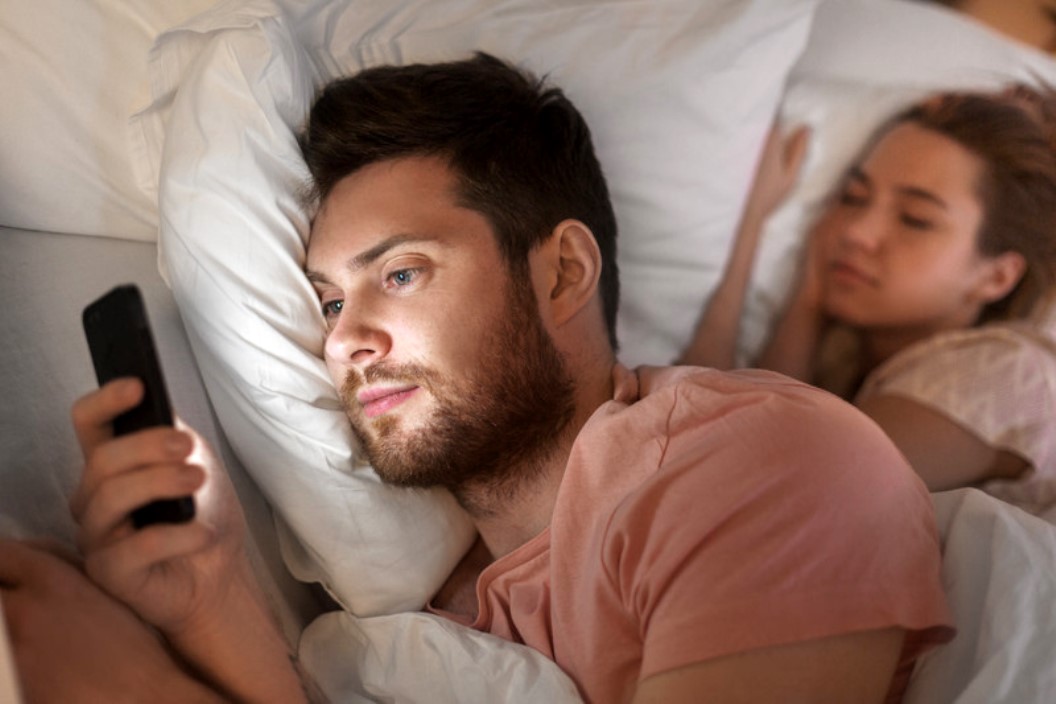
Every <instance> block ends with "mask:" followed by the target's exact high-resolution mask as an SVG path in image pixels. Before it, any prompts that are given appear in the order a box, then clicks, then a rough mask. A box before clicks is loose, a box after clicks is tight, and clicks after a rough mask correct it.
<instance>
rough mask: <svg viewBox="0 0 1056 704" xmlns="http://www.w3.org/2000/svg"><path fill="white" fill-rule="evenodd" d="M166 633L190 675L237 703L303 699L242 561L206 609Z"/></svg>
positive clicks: (285, 646) (287, 651)
mask: <svg viewBox="0 0 1056 704" xmlns="http://www.w3.org/2000/svg"><path fill="white" fill-rule="evenodd" d="M166 635H167V637H168V640H169V642H170V643H171V644H172V646H173V647H174V648H175V649H176V650H177V651H178V652H179V653H180V654H181V656H182V657H183V658H184V660H185V662H186V663H187V664H188V665H189V666H190V667H191V668H193V669H194V670H195V672H197V673H198V674H199V675H201V676H202V677H203V678H204V679H205V680H206V681H207V682H208V683H210V684H212V685H213V686H215V687H216V688H218V689H219V690H220V691H222V692H225V693H226V694H228V695H230V696H231V697H233V698H234V699H236V700H238V701H253V702H266V701H275V702H303V701H306V700H307V698H306V696H305V693H304V688H303V686H302V685H301V680H300V677H299V676H298V673H297V671H296V669H295V667H294V665H293V658H292V649H291V647H290V644H289V643H288V642H287V641H286V638H285V636H284V635H283V633H282V630H281V628H280V627H279V625H278V622H277V620H276V618H275V616H274V613H273V611H272V609H271V607H270V605H269V604H268V601H267V599H266V597H265V596H264V593H263V591H262V590H261V588H260V586H259V584H258V582H257V580H256V576H255V574H254V572H253V569H252V567H251V565H250V564H249V562H248V560H246V559H242V560H239V564H238V565H237V566H236V568H235V569H233V570H232V574H231V578H230V579H228V580H226V581H225V583H224V584H223V588H222V591H221V592H220V593H219V594H218V595H217V597H216V598H215V599H213V600H211V602H210V605H209V608H208V609H203V610H201V611H200V612H198V613H196V614H195V616H194V617H193V618H192V619H189V620H188V621H187V622H185V623H184V624H183V626H182V627H181V628H180V629H179V630H172V631H169V632H168V633H167V634H166Z"/></svg>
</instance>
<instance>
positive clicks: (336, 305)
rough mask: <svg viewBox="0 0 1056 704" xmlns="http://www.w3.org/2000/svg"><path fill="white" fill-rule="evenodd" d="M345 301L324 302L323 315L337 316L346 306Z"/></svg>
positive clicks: (327, 316) (328, 316)
mask: <svg viewBox="0 0 1056 704" xmlns="http://www.w3.org/2000/svg"><path fill="white" fill-rule="evenodd" d="M344 304H345V302H344V301H327V302H326V303H323V316H324V317H326V318H333V317H336V316H337V315H339V314H340V313H341V309H342V308H343V307H344Z"/></svg>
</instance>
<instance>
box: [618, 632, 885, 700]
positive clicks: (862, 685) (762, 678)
mask: <svg viewBox="0 0 1056 704" xmlns="http://www.w3.org/2000/svg"><path fill="white" fill-rule="evenodd" d="M902 638H903V631H902V630H901V629H897V628H890V629H884V630H875V631H865V632H862V633H851V634H846V635H840V636H833V637H831V638H822V639H819V640H813V641H806V642H803V643H793V644H790V645H783V646H775V647H772V648H762V649H759V650H753V651H749V652H746V653H740V654H737V655H731V656H729V657H723V658H717V659H715V660H708V661H705V662H701V663H697V664H694V665H689V666H687V667H682V668H679V669H676V670H671V671H669V672H662V673H660V674H658V675H653V676H652V677H649V678H647V679H645V680H643V681H642V682H641V683H640V684H639V686H638V691H637V692H636V693H635V695H634V699H633V700H632V701H633V702H634V704H649V703H651V702H657V703H659V702H663V703H664V704H678V702H699V701H701V700H702V699H703V698H704V697H703V693H705V692H706V693H707V697H706V698H707V700H708V701H710V702H716V703H718V704H750V703H761V702H785V703H787V704H798V703H802V704H807V703H810V704H818V703H822V702H858V703H859V704H870V703H876V704H879V703H880V702H883V701H884V699H885V695H886V694H887V691H888V688H889V687H890V686H891V679H892V677H893V676H894V673H895V668H896V666H897V664H898V656H899V653H900V652H901V649H902Z"/></svg>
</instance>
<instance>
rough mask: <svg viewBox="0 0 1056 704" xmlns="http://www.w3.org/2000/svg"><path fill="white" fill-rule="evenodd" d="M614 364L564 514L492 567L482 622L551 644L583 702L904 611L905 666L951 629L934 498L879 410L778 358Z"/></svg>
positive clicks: (585, 436)
mask: <svg viewBox="0 0 1056 704" xmlns="http://www.w3.org/2000/svg"><path fill="white" fill-rule="evenodd" d="M614 375H615V394H614V399H613V400H612V401H610V402H608V403H606V404H604V405H602V406H601V407H600V408H599V409H598V410H597V412H595V413H594V415H593V416H592V417H591V418H590V420H589V421H588V422H587V424H586V425H585V426H584V428H583V430H582V432H581V433H580V435H579V437H578V438H577V439H576V442H575V445H574V446H573V449H572V454H571V457H570V458H569V462H568V466H567V469H566V473H565V477H564V479H563V482H562V485H561V488H560V491H559V494H558V497H557V503H556V505H555V507H554V514H553V519H552V522H551V524H550V527H549V528H548V529H547V530H545V531H543V532H542V533H540V534H539V535H537V536H536V537H535V538H533V539H532V540H531V541H529V542H528V543H526V544H524V545H523V546H521V547H520V548H518V549H517V550H515V551H514V552H512V553H510V554H508V555H506V556H504V557H502V558H501V559H499V560H497V561H495V562H494V563H492V564H491V565H489V566H488V567H487V568H486V569H485V570H484V572H483V573H482V574H481V575H480V578H479V580H478V582H477V598H478V603H479V613H478V617H477V619H476V620H475V621H474V622H473V623H472V624H470V625H472V626H473V627H474V628H477V629H479V630H483V631H488V632H491V633H494V634H496V635H499V636H502V637H504V638H507V639H510V640H513V641H517V642H521V643H525V644H527V645H529V646H531V647H533V648H536V649H537V650H539V651H541V652H543V653H545V654H546V655H548V656H550V657H551V658H553V659H554V660H555V661H556V662H557V663H558V664H559V665H560V666H561V667H562V668H563V669H564V670H565V671H566V672H568V673H569V675H571V677H572V678H573V679H574V680H575V682H576V684H577V685H578V686H579V689H580V692H581V693H582V695H583V696H584V699H585V700H587V701H588V702H618V701H626V700H628V699H629V698H630V697H631V696H632V695H633V693H634V689H635V686H636V683H637V682H638V681H639V680H641V679H644V678H647V677H649V676H650V675H654V674H657V673H660V672H664V671H666V670H670V669H673V668H677V667H681V666H684V665H689V664H692V663H697V662H701V661H705V660H708V659H711V658H716V657H719V656H723V655H729V654H732V653H738V652H743V651H748V650H753V649H757V648H762V647H766V646H771V645H779V644H788V643H793V642H797V641H805V640H809V639H815V638H824V637H827V636H834V635H838V634H845V633H851V632H855V631H863V630H871V629H880V628H886V627H890V626H901V627H903V628H905V629H907V630H908V631H910V632H911V633H910V636H909V637H908V638H907V640H906V647H905V649H904V653H903V656H904V658H903V662H904V665H905V667H903V668H900V672H901V673H902V674H905V673H907V672H908V667H909V666H911V664H912V660H913V658H915V657H916V655H918V654H919V652H920V651H921V650H922V649H923V648H924V647H926V646H927V645H929V644H932V643H936V642H941V641H942V640H945V639H948V638H949V637H950V636H951V635H952V630H951V629H949V628H947V627H946V626H948V624H950V615H949V612H948V610H947V606H946V601H945V596H944V594H943V591H942V586H941V583H940V576H939V571H940V555H939V545H938V538H937V534H936V529H935V523H934V517H933V514H932V506H931V502H930V501H929V498H928V495H927V492H926V491H925V489H924V486H923V484H922V483H921V482H920V480H919V479H918V478H917V476H916V474H914V473H913V471H912V470H911V469H910V468H909V467H908V466H907V465H906V463H905V461H904V460H903V459H902V458H901V456H900V455H899V453H898V452H897V451H896V450H895V449H894V447H893V446H892V444H891V443H890V442H889V441H888V440H887V439H886V437H885V436H884V435H883V433H882V432H881V431H880V430H879V429H878V428H877V427H876V426H875V425H873V424H872V422H871V421H869V420H868V419H866V418H865V417H864V416H863V415H861V414H860V413H858V412H857V411H856V410H854V409H853V408H852V407H851V406H850V405H848V404H846V403H844V402H843V401H840V400H839V399H837V398H836V397H834V396H832V395H830V394H827V393H824V392H821V391H818V390H816V389H813V388H811V387H808V386H806V385H804V384H800V383H798V382H795V381H792V380H790V379H788V378H786V377H782V376H779V375H777V374H772V373H769V372H759V371H741V372H731V373H723V372H717V371H713V370H704V369H696V368H689V367H683V368H667V369H650V368H642V369H639V370H637V371H636V372H630V371H628V370H627V369H625V368H623V367H619V366H618V367H616V369H615V371H614ZM901 684H902V683H899V685H898V687H901Z"/></svg>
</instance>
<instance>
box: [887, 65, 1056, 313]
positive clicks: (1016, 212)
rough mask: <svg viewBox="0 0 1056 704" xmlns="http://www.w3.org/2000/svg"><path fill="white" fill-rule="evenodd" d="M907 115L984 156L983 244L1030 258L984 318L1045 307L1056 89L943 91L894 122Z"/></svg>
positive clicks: (1052, 262)
mask: <svg viewBox="0 0 1056 704" xmlns="http://www.w3.org/2000/svg"><path fill="white" fill-rule="evenodd" d="M906 122H909V123H913V124H916V125H920V126H921V127H924V128H926V129H929V130H933V131H935V132H938V133H939V134H941V135H943V136H945V137H948V138H949V139H952V140H953V141H955V142H957V143H958V144H960V145H961V146H963V147H964V148H965V149H967V150H968V151H970V152H971V153H972V154H974V155H975V156H976V157H978V158H979V159H980V160H981V161H982V162H983V175H982V178H981V179H980V183H979V184H978V190H979V197H980V200H981V202H982V205H983V213H984V215H983V222H982V224H981V225H980V228H979V233H978V245H979V251H980V252H981V253H982V254H984V255H988V256H996V255H998V254H1001V253H1004V252H1008V251H1014V252H1018V253H1020V254H1021V255H1023V258H1024V259H1025V260H1026V271H1025V273H1024V275H1023V278H1022V279H1021V280H1020V282H1019V283H1018V284H1017V285H1016V287H1015V288H1014V289H1013V290H1012V292H1011V293H1009V295H1007V296H1005V297H1004V298H1002V299H1001V300H999V301H995V302H993V303H991V304H989V305H988V306H986V307H985V308H984V309H983V311H982V314H981V315H980V319H979V322H980V323H983V322H987V321H992V320H1002V319H1015V318H1027V317H1031V316H1032V315H1034V314H1035V313H1038V312H1040V309H1041V308H1042V307H1043V306H1044V304H1045V303H1046V301H1047V299H1049V298H1050V297H1052V295H1053V291H1054V289H1056V93H1054V92H1053V91H1051V90H1048V89H1035V88H1030V87H1027V86H1025V85H1015V86H1013V87H1011V88H1009V89H1007V90H1004V91H1002V92H1000V93H973V92H964V93H959V92H952V93H942V94H939V95H936V96H934V97H931V98H929V99H927V100H924V101H922V102H920V103H918V104H916V105H914V106H912V107H910V108H909V109H907V110H906V111H904V112H902V113H900V114H898V115H896V116H895V118H894V119H893V120H892V121H891V122H890V123H889V124H888V129H890V128H891V127H894V126H895V125H898V124H902V123H906ZM884 131H885V132H886V131H887V130H884Z"/></svg>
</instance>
